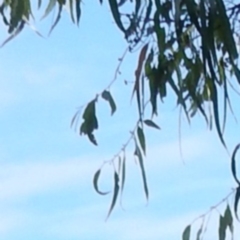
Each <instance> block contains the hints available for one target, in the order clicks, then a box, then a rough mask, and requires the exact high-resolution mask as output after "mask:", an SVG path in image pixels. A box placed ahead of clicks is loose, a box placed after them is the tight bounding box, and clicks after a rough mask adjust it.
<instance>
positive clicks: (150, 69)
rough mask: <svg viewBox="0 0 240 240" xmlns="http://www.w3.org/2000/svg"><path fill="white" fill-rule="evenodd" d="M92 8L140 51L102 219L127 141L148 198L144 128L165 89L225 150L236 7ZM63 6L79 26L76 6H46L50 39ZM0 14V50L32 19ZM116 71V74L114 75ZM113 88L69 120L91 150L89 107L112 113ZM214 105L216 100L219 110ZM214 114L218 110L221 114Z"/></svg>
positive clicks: (225, 218) (235, 74)
mask: <svg viewBox="0 0 240 240" xmlns="http://www.w3.org/2000/svg"><path fill="white" fill-rule="evenodd" d="M99 2H100V3H101V4H109V8H110V10H111V14H112V17H113V19H114V21H115V23H116V26H117V28H118V29H119V30H120V31H121V32H122V34H123V37H124V39H125V41H126V42H127V43H128V46H129V48H128V50H127V51H128V52H133V51H135V50H136V49H138V48H140V49H141V50H140V53H139V58H138V65H137V68H136V69H135V82H134V88H133V97H135V98H136V102H137V108H138V120H137V122H136V127H135V129H134V131H133V132H132V135H131V137H130V139H129V140H128V141H127V142H126V144H124V146H123V148H122V149H121V150H120V152H119V153H118V154H116V155H115V156H114V157H113V159H112V160H111V163H112V165H113V173H114V178H113V179H114V188H113V198H112V203H111V206H110V209H109V213H108V216H109V215H110V213H111V211H112V210H113V208H114V206H115V203H116V201H117V198H118V196H119V194H120V193H121V192H122V191H123V188H124V182H125V161H126V158H125V149H126V147H127V146H128V143H129V142H130V141H132V140H133V141H134V142H135V150H134V155H135V156H136V158H137V159H138V161H139V166H140V169H141V173H142V179H143V186H144V191H145V194H146V197H147V198H148V194H149V193H148V186H147V177H146V173H145V168H144V156H145V153H146V139H145V135H144V129H145V128H144V127H143V126H144V125H145V126H148V127H153V128H155V129H160V127H159V126H158V125H157V124H156V123H155V122H154V121H153V118H154V116H155V115H157V113H158V104H159V102H163V101H164V99H165V98H166V97H167V96H168V93H169V90H170V89H171V90H172V91H173V92H174V95H175V97H176V104H177V105H178V106H179V108H181V109H182V110H183V113H184V114H185V116H186V118H187V119H188V121H189V122H190V121H191V118H193V117H194V116H195V115H196V113H200V114H201V115H202V116H203V118H204V120H205V121H206V123H207V125H208V126H209V128H210V129H211V128H212V125H213V124H214V126H215V129H216V131H217V133H218V136H219V139H220V141H221V143H222V144H223V146H224V147H225V148H227V145H226V143H225V140H224V136H223V132H224V128H225V123H226V117H227V113H228V108H229V109H230V110H231V111H232V109H231V101H230V96H229V88H233V89H234V90H236V89H235V88H237V87H239V84H240V70H239V65H238V60H239V51H238V48H237V47H238V46H237V44H238V42H239V40H240V36H239V17H238V15H239V13H240V3H237V2H234V1H224V0H195V1H193V0H145V1H141V0H135V1H132V0H119V1H117V0H108V1H107V0H105V1H103V0H100V1H99ZM42 5H43V3H42V1H41V0H38V6H37V7H38V8H39V9H41V8H42ZM64 7H68V8H69V10H70V17H71V19H72V21H73V22H74V23H77V24H79V21H80V17H81V10H82V8H83V6H82V2H81V1H80V0H49V1H48V4H47V6H46V8H45V9H44V13H43V17H42V18H45V17H47V16H48V15H49V14H50V13H51V12H52V11H53V9H56V8H57V9H58V11H57V15H56V18H55V21H54V23H53V25H52V26H51V27H50V32H51V31H52V30H53V29H54V27H56V25H57V23H58V22H59V20H60V19H61V14H62V11H63V9H64ZM0 14H1V17H2V22H3V23H4V24H5V25H6V26H7V28H8V33H9V37H8V38H7V39H6V40H5V41H4V42H3V44H2V46H3V45H5V44H6V43H7V42H8V41H9V40H11V39H12V38H14V37H15V36H16V35H17V34H19V33H20V32H21V31H22V30H23V29H24V27H25V26H26V25H31V19H32V18H33V12H32V8H31V2H30V0H23V1H18V0H4V1H2V3H1V5H0ZM37 33H38V32H37ZM123 60H124V56H123V57H122V58H121V59H120V64H121V62H122V61H123ZM119 66H120V65H119ZM118 70H119V67H118V68H117V70H116V72H117V71H118ZM114 81H115V79H114ZM114 81H112V82H111V83H110V85H109V86H108V88H106V89H104V90H103V91H102V93H101V94H100V95H97V96H96V98H94V99H93V100H91V101H90V102H89V103H88V104H87V105H86V106H85V109H84V111H83V112H81V111H78V112H77V113H76V114H75V116H74V117H73V119H72V124H75V123H76V124H78V118H79V116H80V115H81V114H82V115H81V116H82V120H83V121H82V123H81V124H80V126H79V133H80V134H84V135H87V136H88V138H89V140H90V141H91V142H92V143H93V144H95V145H97V140H96V137H95V131H96V130H97V129H98V119H97V116H96V111H95V109H96V101H97V99H98V98H102V99H104V100H105V101H107V102H108V103H109V106H110V108H111V114H112V115H113V114H114V112H115V111H116V110H117V104H116V103H115V101H114V97H113V96H112V94H111V89H110V87H111V85H112V84H113V83H114ZM236 91H237V90H236ZM220 96H223V97H222V98H221V97H220ZM220 100H223V103H222V104H221V101H220ZM149 107H150V108H151V111H152V116H150V117H148V118H146V117H145V110H146V109H147V108H149ZM220 109H223V114H222V115H221V114H220V112H221V111H220ZM239 148H240V145H237V146H236V148H235V150H234V152H233V155H232V174H233V177H234V179H235V180H236V183H237V188H236V189H235V191H234V193H235V203H234V206H233V208H234V212H235V215H236V218H238V217H237V206H238V202H239V198H240V182H239V180H238V178H237V173H236V163H235V162H236V161H235V158H236V153H237V151H238V149H239ZM115 162H118V163H119V166H120V167H119V168H118V169H117V168H116V167H115V164H114V163H115ZM100 174H101V169H99V170H98V171H97V172H96V173H95V175H94V179H93V184H94V188H95V190H96V191H97V192H98V193H99V194H102V195H105V194H107V192H102V191H101V190H99V186H98V179H99V177H100ZM226 199H227V198H226ZM226 199H225V200H226ZM227 229H229V230H230V232H231V233H232V234H233V216H232V213H231V208H230V206H229V205H227V207H226V210H225V212H224V214H223V215H220V218H219V239H225V237H226V230H227ZM190 233H191V225H189V226H187V227H186V229H185V230H184V231H183V235H182V238H183V240H188V239H190V235H191V234H190ZM202 234H203V225H202V226H201V228H200V229H199V231H198V233H197V239H200V236H202Z"/></svg>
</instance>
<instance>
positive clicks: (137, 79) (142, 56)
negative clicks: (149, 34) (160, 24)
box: [132, 44, 148, 118]
mask: <svg viewBox="0 0 240 240" xmlns="http://www.w3.org/2000/svg"><path fill="white" fill-rule="evenodd" d="M147 49H148V44H146V45H144V46H143V48H142V49H141V51H140V54H139V58H138V66H137V69H136V71H135V84H134V88H133V93H132V97H133V95H134V93H135V92H136V97H137V105H138V112H139V116H140V118H141V116H142V107H141V102H140V76H141V72H142V68H143V62H144V60H145V58H146V54H147Z"/></svg>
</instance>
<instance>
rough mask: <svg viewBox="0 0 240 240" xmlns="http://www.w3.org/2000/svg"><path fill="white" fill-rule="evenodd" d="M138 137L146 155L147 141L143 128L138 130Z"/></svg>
mask: <svg viewBox="0 0 240 240" xmlns="http://www.w3.org/2000/svg"><path fill="white" fill-rule="evenodd" d="M137 135H138V140H139V143H140V145H141V148H142V150H143V152H144V154H145V155H146V140H145V136H144V132H143V129H142V128H141V127H138V128H137Z"/></svg>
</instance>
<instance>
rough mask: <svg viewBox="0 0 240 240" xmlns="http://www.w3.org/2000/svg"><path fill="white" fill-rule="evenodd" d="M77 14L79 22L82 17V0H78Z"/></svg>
mask: <svg viewBox="0 0 240 240" xmlns="http://www.w3.org/2000/svg"><path fill="white" fill-rule="evenodd" d="M76 16H77V24H79V21H80V17H81V0H76Z"/></svg>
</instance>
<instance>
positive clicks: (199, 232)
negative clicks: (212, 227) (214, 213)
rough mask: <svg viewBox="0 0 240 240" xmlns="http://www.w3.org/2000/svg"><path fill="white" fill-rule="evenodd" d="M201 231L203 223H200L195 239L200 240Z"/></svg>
mask: <svg viewBox="0 0 240 240" xmlns="http://www.w3.org/2000/svg"><path fill="white" fill-rule="evenodd" d="M202 231H203V224H202V225H201V227H200V228H199V229H198V231H197V240H200V238H201V234H202Z"/></svg>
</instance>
